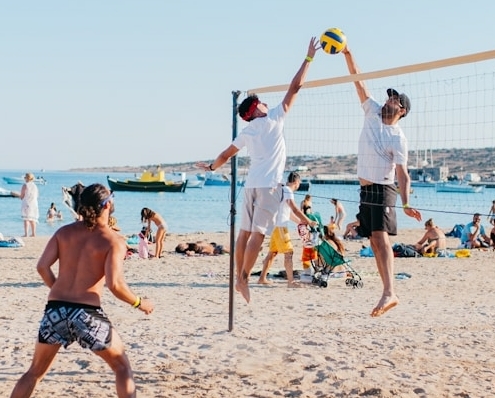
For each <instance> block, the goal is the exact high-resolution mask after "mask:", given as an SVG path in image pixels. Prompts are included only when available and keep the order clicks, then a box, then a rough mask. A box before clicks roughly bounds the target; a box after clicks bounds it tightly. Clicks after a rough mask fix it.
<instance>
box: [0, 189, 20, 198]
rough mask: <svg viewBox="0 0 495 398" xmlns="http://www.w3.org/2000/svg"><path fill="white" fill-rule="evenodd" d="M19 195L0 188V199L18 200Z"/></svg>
mask: <svg viewBox="0 0 495 398" xmlns="http://www.w3.org/2000/svg"><path fill="white" fill-rule="evenodd" d="M18 197H19V194H18V193H16V192H12V191H9V190H8V189H5V188H2V187H0V198H18Z"/></svg>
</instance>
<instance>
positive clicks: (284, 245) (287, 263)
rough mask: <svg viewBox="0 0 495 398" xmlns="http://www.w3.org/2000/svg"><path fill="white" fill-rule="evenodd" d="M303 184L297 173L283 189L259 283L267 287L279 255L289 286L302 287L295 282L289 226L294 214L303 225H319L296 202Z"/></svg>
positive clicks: (290, 177) (289, 177) (291, 176)
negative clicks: (269, 273)
mask: <svg viewBox="0 0 495 398" xmlns="http://www.w3.org/2000/svg"><path fill="white" fill-rule="evenodd" d="M300 184H301V177H300V176H299V174H298V173H296V172H294V171H293V172H291V173H290V174H289V176H288V177H287V184H286V185H284V186H283V187H282V188H283V195H282V197H283V200H282V202H280V206H279V209H278V213H277V219H276V221H275V228H274V229H273V232H272V235H271V239H270V251H269V252H268V254H267V255H266V257H265V260H264V261H263V269H262V271H261V275H260V278H259V280H258V283H260V284H263V285H266V284H270V281H269V280H268V279H267V278H266V276H267V274H268V270H269V269H270V267H271V265H272V264H273V260H274V259H275V257H276V256H277V254H278V253H283V254H284V256H285V258H284V267H285V271H286V273H287V286H288V287H300V285H299V284H297V283H295V282H294V270H293V265H292V255H293V254H294V248H293V246H292V242H291V240H290V234H289V229H288V224H289V221H290V220H291V219H294V218H293V217H291V214H294V215H295V217H296V219H298V220H300V222H301V223H302V224H308V225H311V226H313V227H314V226H316V225H317V224H318V223H317V222H316V221H313V220H311V219H309V218H308V216H306V215H305V214H304V213H303V212H302V211H301V210H300V209H299V208H298V207H297V205H296V202H294V191H297V190H298V188H299V185H300Z"/></svg>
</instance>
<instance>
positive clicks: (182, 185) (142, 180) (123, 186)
mask: <svg viewBox="0 0 495 398" xmlns="http://www.w3.org/2000/svg"><path fill="white" fill-rule="evenodd" d="M107 181H108V186H109V187H110V189H111V190H113V191H134V192H184V191H185V190H186V186H187V180H186V181H170V180H166V179H165V173H164V172H163V171H158V172H157V173H151V172H150V171H145V172H143V173H142V174H141V176H140V177H139V178H138V179H135V180H132V179H126V180H117V179H114V178H111V177H109V176H107Z"/></svg>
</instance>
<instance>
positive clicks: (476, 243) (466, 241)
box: [461, 213, 490, 249]
mask: <svg viewBox="0 0 495 398" xmlns="http://www.w3.org/2000/svg"><path fill="white" fill-rule="evenodd" d="M461 243H462V244H463V245H464V247H465V248H466V249H476V248H482V247H490V237H489V236H487V235H486V233H485V228H484V227H483V225H482V224H481V214H480V213H475V214H474V215H473V221H471V222H470V223H467V224H466V226H465V227H464V229H463V231H462V236H461Z"/></svg>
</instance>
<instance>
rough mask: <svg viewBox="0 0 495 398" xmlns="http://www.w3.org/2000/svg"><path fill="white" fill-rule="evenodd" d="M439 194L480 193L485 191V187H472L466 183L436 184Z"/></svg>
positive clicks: (445, 182) (444, 182) (449, 182)
mask: <svg viewBox="0 0 495 398" xmlns="http://www.w3.org/2000/svg"><path fill="white" fill-rule="evenodd" d="M435 189H436V191H437V192H461V193H480V192H483V190H484V189H485V186H484V185H471V184H468V183H465V182H455V181H443V182H437V183H436V184H435Z"/></svg>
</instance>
